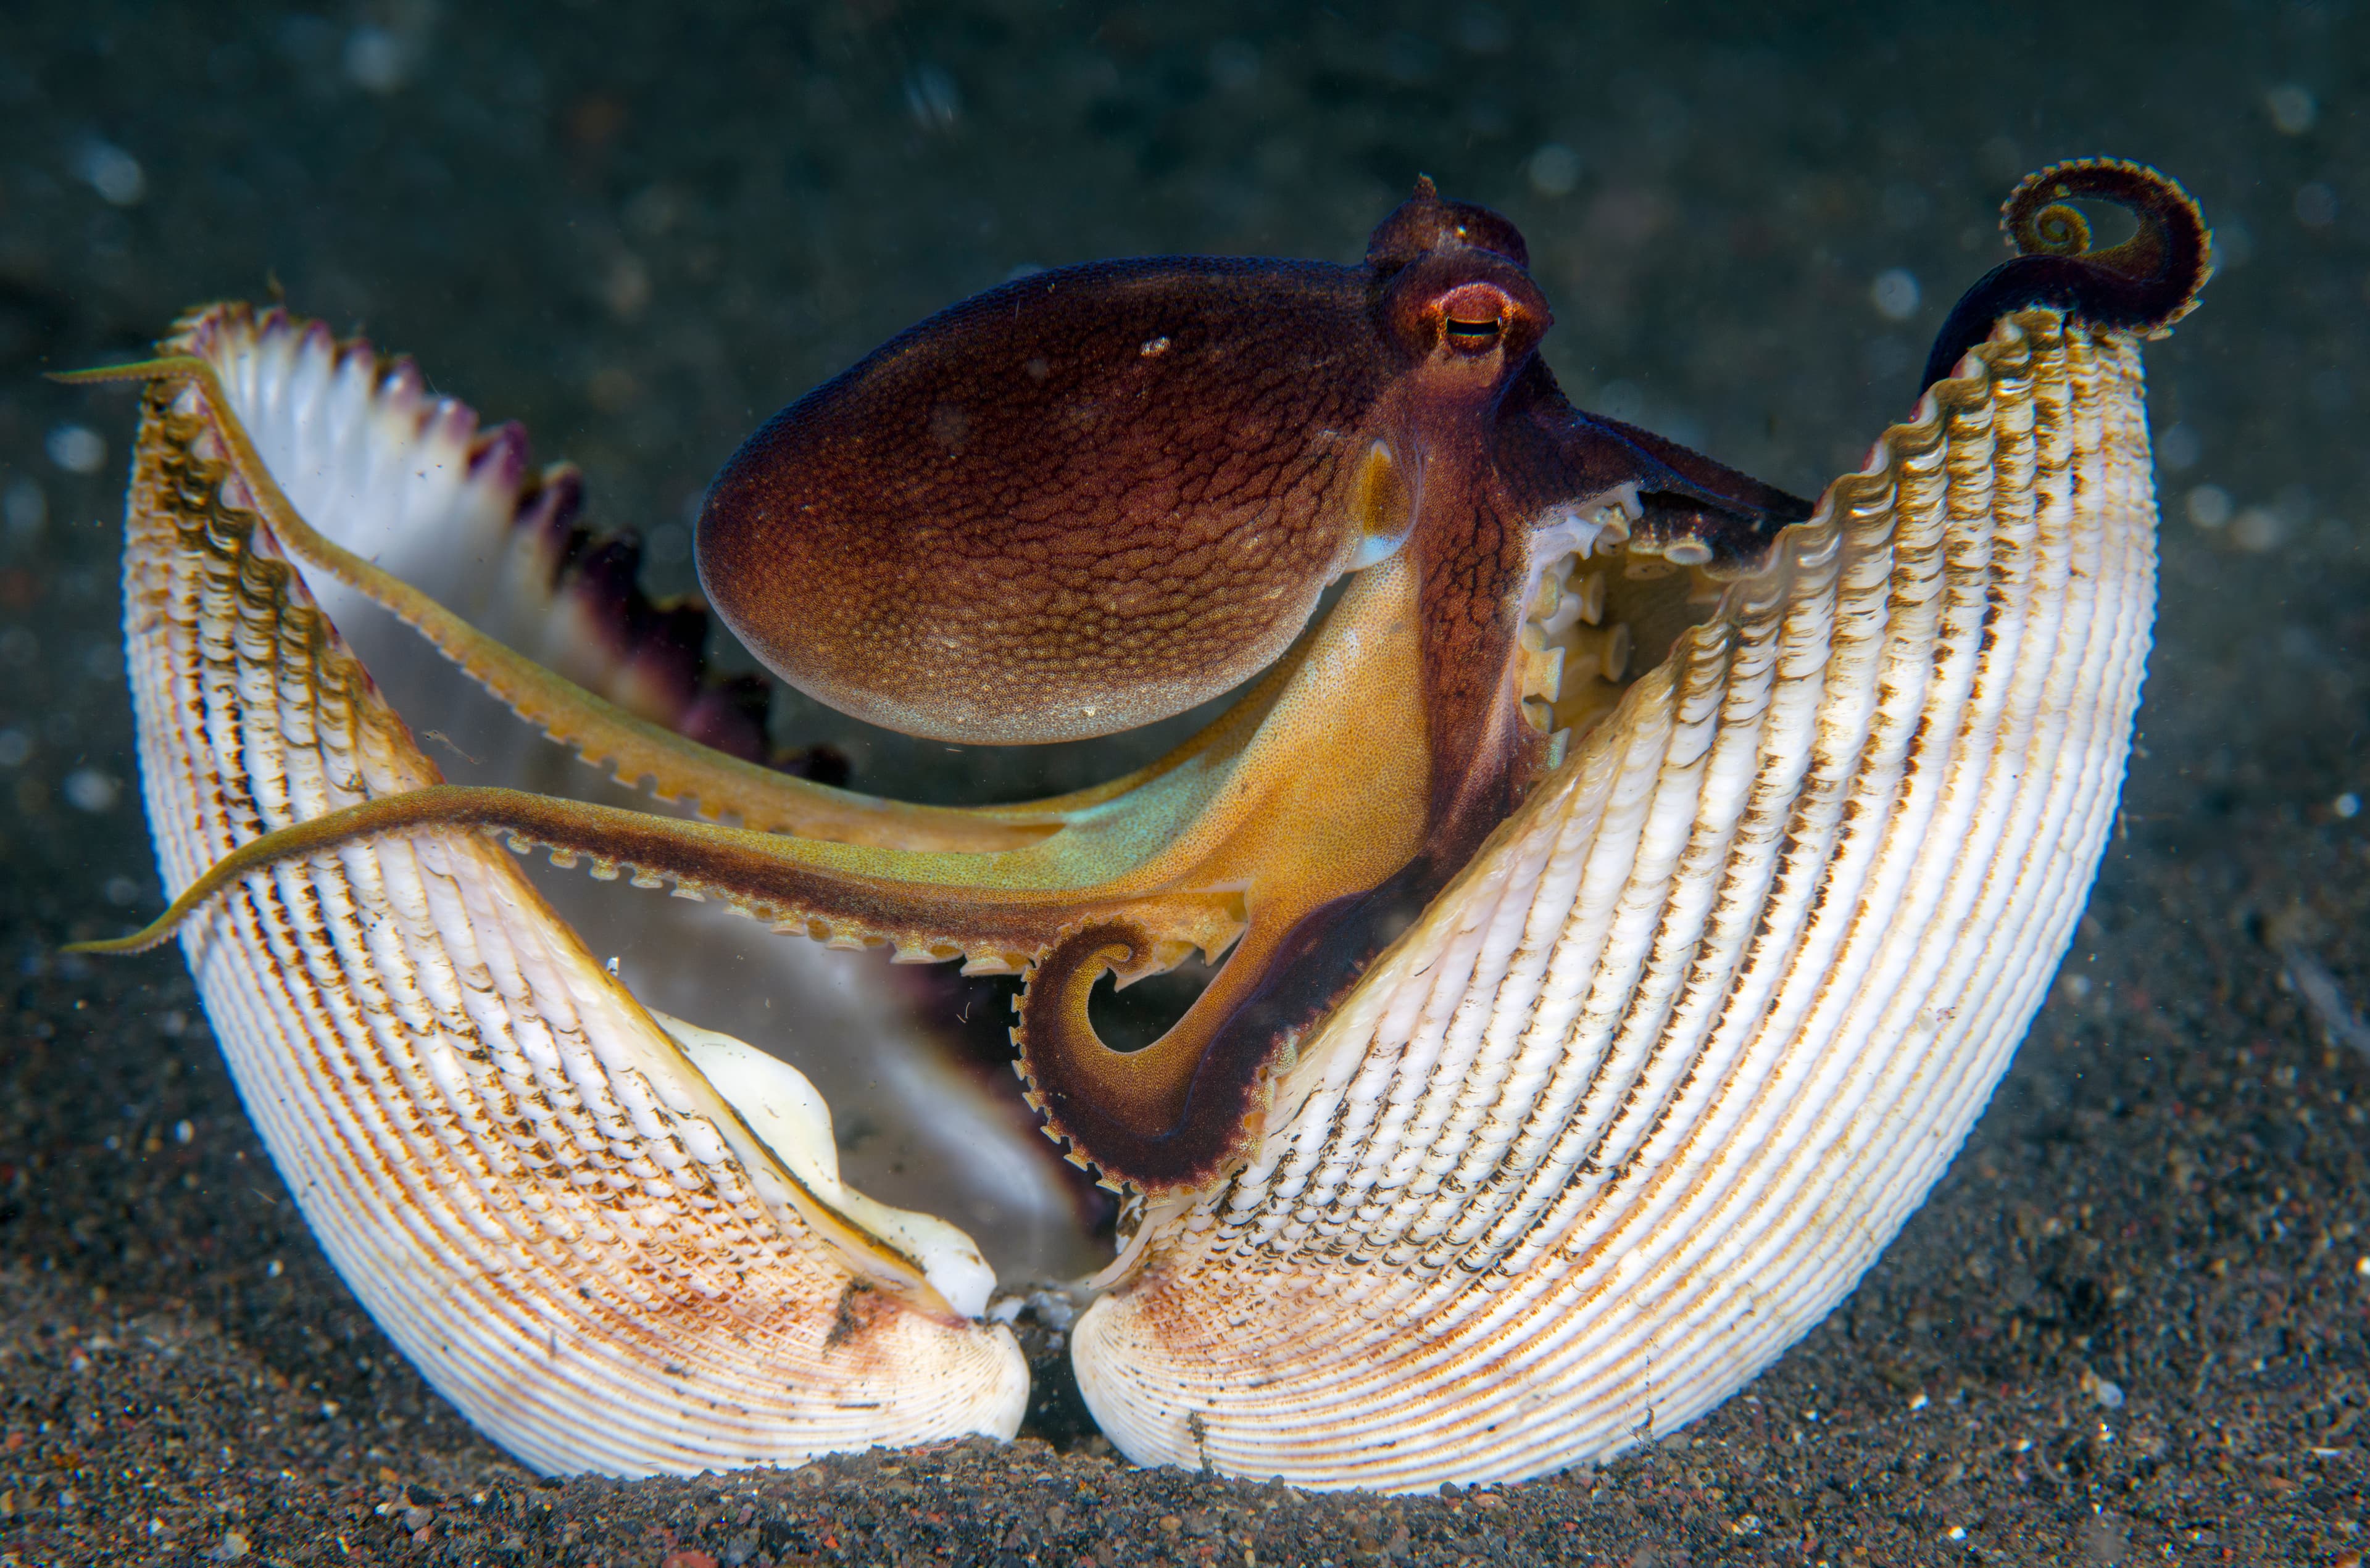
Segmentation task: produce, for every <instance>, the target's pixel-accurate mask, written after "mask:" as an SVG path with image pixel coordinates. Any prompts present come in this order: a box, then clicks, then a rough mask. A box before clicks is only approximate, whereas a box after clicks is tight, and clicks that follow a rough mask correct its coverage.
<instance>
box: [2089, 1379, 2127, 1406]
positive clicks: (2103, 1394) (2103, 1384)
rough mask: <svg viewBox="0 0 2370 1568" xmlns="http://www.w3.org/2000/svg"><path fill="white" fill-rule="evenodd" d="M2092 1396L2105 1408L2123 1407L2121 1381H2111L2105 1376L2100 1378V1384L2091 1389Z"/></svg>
mask: <svg viewBox="0 0 2370 1568" xmlns="http://www.w3.org/2000/svg"><path fill="white" fill-rule="evenodd" d="M2090 1397H2091V1398H2092V1399H2095V1400H2097V1401H2098V1402H2099V1403H2100V1407H2101V1408H2103V1409H2106V1410H2121V1409H2123V1386H2122V1385H2121V1384H2119V1383H2111V1382H2109V1381H2107V1380H2106V1379H2104V1378H2101V1379H2099V1386H2098V1387H2097V1388H2095V1389H2092V1390H2091V1391H2090Z"/></svg>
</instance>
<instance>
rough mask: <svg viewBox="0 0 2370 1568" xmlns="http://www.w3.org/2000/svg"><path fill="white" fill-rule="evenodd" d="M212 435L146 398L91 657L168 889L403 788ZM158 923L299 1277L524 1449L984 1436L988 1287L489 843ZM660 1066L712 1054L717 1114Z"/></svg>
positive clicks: (577, 1466)
mask: <svg viewBox="0 0 2370 1568" xmlns="http://www.w3.org/2000/svg"><path fill="white" fill-rule="evenodd" d="M266 390H270V389H266ZM282 390H285V389H282ZM333 411H334V408H333V407H331V408H329V409H328V410H327V411H325V409H324V407H322V406H305V407H301V408H297V409H294V410H293V411H290V412H289V418H291V419H294V420H296V421H298V422H299V423H301V422H302V421H303V420H304V419H306V418H313V419H318V418H325V417H326V415H327V412H333ZM357 439H360V438H357ZM231 444H232V443H231V431H230V429H229V415H228V413H227V412H226V411H225V410H224V409H222V408H217V407H215V406H213V405H212V404H211V403H210V401H209V397H208V394H207V393H206V391H205V390H204V388H203V384H202V383H190V382H183V383H176V384H172V385H167V386H163V387H160V388H158V389H155V390H153V391H152V392H151V394H150V395H149V402H148V406H147V408H146V413H145V418H144V424H143V429H142V435H141V440H140V443H139V448H138V452H137V457H136V460H135V468H134V472H133V476H132V494H131V501H130V506H129V522H128V537H127V543H126V549H125V556H124V586H125V607H126V608H125V624H126V652H127V659H128V663H129V665H130V668H131V670H132V691H133V700H134V710H135V715H136V719H137V723H138V731H139V750H140V759H141V769H142V775H143V780H144V789H145V793H146V805H147V813H148V819H149V822H150V824H151V827H152V830H153V832H154V834H155V841H156V847H157V853H158V857H159V860H160V862H161V863H162V866H163V871H164V877H165V881H166V883H167V886H168V887H172V888H175V889H178V888H180V887H185V886H187V885H188V884H189V883H190V881H191V880H192V879H194V878H195V877H196V876H198V875H199V874H200V873H201V872H202V871H204V870H205V868H206V867H207V866H209V865H210V864H213V862H214V861H216V860H217V859H219V858H220V857H221V856H222V855H223V854H224V853H225V852H226V851H228V850H230V849H231V848H233V847H234V846H235V845H236V844H239V843H241V842H244V841H247V840H248V839H251V838H254V837H256V836H258V835H259V834H261V833H263V832H265V831H267V830H271V829H273V828H277V827H280V826H282V825H284V824H287V823H290V822H293V821H297V820H300V819H304V818H310V817H314V816H317V815H319V814H320V813H322V812H324V811H327V810H329V809H332V808H334V807H339V806H342V805H346V804H350V803H351V802H354V801H356V800H360V799H362V798H365V797H367V796H371V795H381V794H385V793H390V792H395V791H401V790H408V789H412V788H416V787H419V786H420V785H422V784H430V783H433V782H435V781H436V779H437V774H436V772H435V770H434V769H433V768H432V767H431V765H430V764H429V763H428V761H427V760H426V759H425V758H424V757H423V756H422V755H421V753H420V750H418V749H417V747H415V746H414V744H413V742H412V739H411V736H410V734H409V732H408V730H407V729H406V728H405V727H404V725H403V723H402V721H401V720H400V719H399V718H397V716H396V715H395V714H394V712H393V711H392V710H391V709H390V708H389V707H388V706H387V705H386V704H385V701H384V700H383V699H382V698H381V697H380V695H379V693H378V691H377V688H376V687H375V685H374V683H373V682H372V681H371V680H370V678H369V677H368V676H367V675H366V674H365V673H364V672H363V670H362V668H361V666H360V665H359V664H358V663H357V662H356V661H355V660H354V659H353V658H351V655H350V653H349V651H348V649H347V647H346V646H345V644H344V642H343V641H342V639H341V638H340V637H339V634H338V632H337V630H336V628H335V627H334V626H333V625H331V624H330V623H329V621H328V618H326V617H325V616H324V615H322V614H321V613H320V612H318V610H317V609H316V606H315V604H314V601H313V600H312V598H311V596H310V594H309V593H308V592H307V591H306V589H305V586H304V584H303V582H302V581H301V580H300V579H299V578H298V577H297V576H296V574H295V573H294V572H293V570H292V569H291V567H289V566H288V565H287V564H286V562H285V561H284V560H283V559H282V558H281V556H280V553H279V552H278V550H277V549H276V548H275V546H274V544H273V543H272V540H271V538H270V532H269V529H268V528H267V527H266V526H265V525H264V524H263V523H262V522H261V521H259V517H258V515H257V512H256V509H255V505H254V503H255V498H254V497H253V496H252V494H250V493H249V492H248V491H247V487H246V485H245V484H244V482H243V481H242V480H241V479H240V477H239V476H238V475H237V474H236V473H235V472H233V470H232V468H231V466H230V465H229V464H227V462H226V461H225V458H226V453H227V452H229V450H230V448H231ZM332 444H333V445H334V443H332ZM366 444H367V443H365V445H366ZM369 455H370V454H369V453H368V452H366V451H365V452H362V454H361V456H362V457H364V458H367V457H368V456H369ZM366 470H367V464H366V463H365V464H364V465H363V471H358V475H359V477H358V482H362V483H367V482H368V481H369V474H368V472H367V471H366ZM481 487H482V486H478V485H477V481H476V479H475V478H474V477H473V476H472V475H470V474H468V473H466V472H463V473H458V474H455V475H452V476H451V482H449V483H441V484H436V485H422V486H416V487H415V488H414V489H413V490H412V491H411V492H410V494H411V496H412V499H413V503H414V505H415V509H417V510H418V512H419V515H416V516H412V517H410V518H408V520H407V521H408V522H409V523H410V524H412V525H415V526H418V527H421V528H430V527H434V526H440V525H441V518H440V514H439V513H438V512H437V508H438V507H440V506H441V507H445V508H448V509H449V508H452V507H466V506H475V505H479V504H481V503H482V502H483V500H484V498H483V497H482V496H481V495H479V494H478V493H477V491H478V489H479V488H481ZM182 940H183V944H184V947H185V950H186V952H187V955H188V957H189V961H190V967H191V969H192V971H193V972H194V973H195V975H196V978H197V982H198V987H199V990H200V992H201V996H202V997H203V999H204V1001H205V1006H206V1011H207V1013H208V1015H209V1016H210V1017H211V1018H212V1020H213V1024H214V1027H215V1032H216V1034H217V1036H218V1038H219V1039H220V1042H221V1045H222V1048H223V1052H224V1057H225V1058H226V1059H227V1060H228V1062H229V1065H230V1068H231V1071H232V1074H233V1076H234V1077H235V1078H236V1082H237V1083H238V1086H239V1091H240V1093H241V1095H242V1097H243V1098H244V1099H245V1101H246V1104H247V1108H248V1111H249V1113H250V1114H251V1115H252V1116H254V1118H255V1121H256V1124H257V1127H258V1129H259V1131H260V1133H261V1134H262V1136H263V1139H264V1141H265V1143H266V1145H267V1146H268V1147H269V1148H270V1150H271V1154H272V1158H273V1160H274V1161H275V1162H277V1164H278V1165H279V1167H280V1169H281V1171H282V1174H283V1175H284V1176H285V1178H286V1179H287V1183H288V1185H289V1188H290V1190H291V1192H292V1193H293V1195H294V1197H295V1200H296V1202H297V1204H298V1206H299V1207H300V1208H302V1210H303V1211H304V1214H305V1219H306V1220H307V1222H308V1223H309V1224H310V1225H311V1226H312V1229H313V1230H314V1233H315V1234H316V1236H317V1237H318V1238H319V1239H320V1242H321V1244H322V1246H323V1248H324V1250H325V1251H326V1252H327V1253H328V1255H329V1257H330V1260H331V1261H332V1262H333V1263H334V1264H335V1265H336V1266H337V1268H338V1270H339V1273H340V1274H341V1275H342V1276H344V1277H345V1279H346V1280H347V1282H348V1283H349V1284H350V1285H351V1287H352V1288H353V1289H354V1292H355V1294H356V1295H357V1296H358V1297H359V1298H360V1299H361V1300H362V1304H363V1306H364V1307H365V1308H367V1309H368V1310H369V1311H370V1312H371V1314H372V1315H373V1316H374V1318H375V1319H377V1321H378V1322H379V1323H380V1324H381V1326H382V1327H384V1328H385V1330H386V1332H387V1333H388V1335H389V1337H390V1338H392V1339H393V1340H394V1341H395V1343H396V1344H397V1346H398V1347H399V1348H400V1349H401V1350H402V1351H403V1353H404V1354H405V1355H406V1356H408V1357H409V1358H410V1359H411V1360H412V1362H413V1363H414V1364H415V1365H417V1366H418V1367H419V1368H420V1369H421V1371H422V1372H423V1373H425V1374H426V1376H427V1378H428V1379H429V1380H430V1381H431V1383H432V1384H434V1385H435V1387H436V1388H437V1389H438V1390H439V1391H441V1392H442V1393H443V1394H444V1395H445V1396H446V1397H447V1398H448V1399H450V1400H451V1401H452V1402H454V1404H455V1405H457V1406H458V1407H459V1408H460V1409H461V1411H462V1412H463V1413H465V1414H466V1415H467V1417H468V1418H469V1419H470V1420H471V1421H472V1422H474V1423H476V1424H477V1425H478V1426H479V1427H480V1428H481V1429H482V1430H484V1431H485V1432H486V1433H487V1435H488V1436H490V1437H492V1438H493V1439H494V1440H495V1441H496V1442H498V1443H500V1444H501V1445H502V1446H504V1447H505V1448H509V1449H511V1450H512V1452H514V1453H515V1454H517V1455H518V1456H519V1457H520V1458H521V1459H523V1460H525V1461H526V1462H527V1463H529V1464H532V1465H535V1466H536V1467H538V1468H541V1469H544V1470H546V1471H582V1470H594V1471H609V1472H613V1473H617V1474H647V1473H650V1472H653V1471H677V1472H690V1471H700V1470H705V1469H709V1468H722V1467H727V1466H732V1465H738V1464H747V1463H753V1462H794V1461H797V1460H800V1459H806V1458H808V1457H811V1456H812V1455H815V1454H818V1453H823V1452H828V1451H834V1450H844V1449H848V1448H865V1447H868V1446H869V1445H872V1444H876V1443H889V1444H898V1443H914V1442H920V1441H924V1440H927V1439H932V1438H940V1437H946V1436H952V1435H957V1434H964V1433H988V1434H992V1435H997V1436H1010V1435H1011V1434H1012V1433H1013V1432H1014V1431H1015V1430H1016V1429H1017V1427H1018V1422H1019V1419H1020V1415H1021V1413H1022V1411H1023V1409H1024V1407H1025V1405H1026V1402H1027V1393H1028V1374H1027V1367H1026V1364H1025V1362H1024V1361H1023V1359H1022V1357H1021V1356H1020V1354H1019V1351H1018V1346H1017V1345H1016V1344H1015V1343H1014V1341H1013V1340H1012V1338H1011V1336H1010V1334H1009V1333H1008V1332H1007V1331H1006V1330H1004V1329H1002V1328H1000V1327H992V1326H987V1325H983V1324H981V1323H978V1322H973V1321H970V1320H969V1319H968V1318H966V1317H965V1316H964V1315H963V1314H964V1312H966V1311H968V1312H974V1313H975V1312H976V1311H977V1310H979V1309H980V1306H981V1305H982V1304H983V1303H984V1295H985V1291H986V1288H987V1278H986V1275H985V1269H984V1265H982V1264H980V1263H979V1261H978V1259H977V1256H976V1253H973V1252H972V1251H971V1249H970V1245H969V1242H968V1240H967V1239H965V1238H963V1237H962V1236H961V1233H960V1232H957V1231H955V1230H953V1228H952V1227H950V1226H946V1225H944V1224H943V1223H942V1222H939V1221H936V1220H931V1219H927V1218H926V1217H923V1216H914V1215H903V1214H899V1213H897V1212H895V1211H890V1210H883V1209H881V1208H880V1207H879V1206H877V1205H869V1204H867V1203H865V1202H864V1201H863V1200H861V1199H860V1198H858V1197H857V1196H856V1195H853V1194H850V1193H846V1191H844V1190H842V1189H841V1188H840V1187H839V1186H838V1185H837V1179H836V1170H835V1162H834V1155H833V1153H832V1150H831V1141H830V1135H829V1127H828V1122H827V1120H825V1121H823V1123H822V1125H821V1127H820V1128H819V1129H818V1127H817V1126H816V1123H815V1116H814V1106H813V1105H812V1104H810V1103H808V1101H807V1100H806V1099H803V1098H802V1097H801V1091H800V1084H799V1083H798V1082H796V1075H795V1074H794V1073H790V1071H789V1070H788V1068H786V1067H781V1066H779V1065H778V1064H774V1065H773V1066H770V1067H769V1066H767V1065H765V1064H764V1063H763V1062H758V1063H756V1064H754V1066H753V1065H750V1064H748V1063H746V1062H745V1061H743V1060H742V1059H740V1058H737V1057H736V1056H734V1047H737V1042H731V1041H720V1042H719V1040H717V1039H715V1038H713V1037H708V1036H704V1035H702V1034H700V1033H699V1032H696V1031H691V1030H688V1029H685V1030H682V1031H680V1032H681V1033H682V1034H683V1035H684V1036H685V1038H683V1039H681V1040H679V1039H678V1038H677V1037H676V1035H674V1034H671V1033H670V1032H669V1029H668V1028H667V1027H666V1026H665V1024H663V1023H662V1020H661V1019H659V1018H658V1017H656V1016H655V1015H653V1014H652V1013H649V1012H648V1011H646V1010H645V1009H644V1008H643V1007H642V1006H640V1005H639V1003H637V1002H636V1001H635V1000H634V999H633V997H632V996H630V995H629V994H628V993H627V991H626V990H624V989H623V988H622V987H620V986H619V985H618V984H617V983H616V980H615V979H613V978H612V977H610V976H609V975H608V974H606V973H605V972H604V968H603V967H602V966H601V965H600V964H599V963H598V962H596V961H595V960H594V958H593V957H592V955H591V954H590V953H588V952H587V951H586V950H585V948H584V947H583V945H582V944H581V942H579V941H578V940H577V939H576V937H575V935H574V934H573V933H571V932H570V931H569V929H568V927H567V926H566V925H565V924H564V923H562V922H561V921H558V919H557V918H556V917H555V916H554V915H553V914H552V912H551V911H550V910H549V909H548V908H547V907H546V905H545V904H544V902H543V900H542V899H541V898H539V897H538V896H537V895H536V893H535V890H534V889H533V887H530V886H529V885H528V883H527V882H526V881H525V880H524V878H523V876H521V874H520V871H519V868H518V867H517V865H516V864H513V863H512V860H511V858H510V857H509V856H508V855H507V854H505V853H503V851H502V850H501V848H500V846H499V845H497V844H495V843H493V842H492V841H489V840H486V839H484V838H481V837H477V836H472V835H468V834H454V833H448V832H423V833H419V834H413V835H408V836H400V837H390V838H383V839H379V840H374V841H370V842H368V843H362V844H355V845H352V846H350V847H347V848H345V849H342V850H340V851H338V852H336V853H328V854H323V855H317V856H315V857H312V858H311V859H309V860H306V861H301V862H295V863H291V864H285V865H282V866H280V867H278V868H276V869H274V870H273V871H270V872H269V873H262V874H259V875H257V876H251V877H249V878H248V879H247V881H246V883H245V884H244V885H243V886H242V887H240V888H239V889H238V890H236V891H235V892H233V893H232V894H230V895H228V896H226V897H225V898H223V899H221V900H220V901H218V903H216V904H215V905H214V906H213V907H212V908H211V909H210V910H208V911H207V912H206V914H205V915H204V916H203V917H202V918H201V919H200V920H198V921H196V922H195V923H193V924H192V925H191V926H190V928H189V929H188V930H187V931H186V932H185V933H184V934H183V938H182ZM741 1048H742V1049H745V1047H741ZM753 1054H754V1053H753ZM695 1057H696V1059H697V1060H698V1061H704V1062H706V1063H708V1065H709V1066H710V1067H711V1069H714V1068H716V1067H717V1066H718V1064H719V1063H722V1064H723V1065H724V1066H725V1067H728V1068H731V1069H734V1070H735V1076H734V1082H735V1093H736V1094H737V1095H738V1096H739V1098H740V1101H741V1104H740V1107H739V1108H736V1106H735V1104H733V1103H732V1102H731V1101H728V1099H727V1098H726V1097H725V1096H724V1095H723V1094H722V1093H719V1090H718V1089H717V1088H716V1086H715V1085H714V1084H713V1083H711V1082H710V1079H709V1076H708V1075H707V1074H704V1073H703V1071H702V1070H700V1067H699V1066H698V1065H696V1062H695ZM785 1075H788V1076H787V1077H786V1076H785ZM723 1076H724V1074H722V1073H719V1081H721V1079H722V1077H723ZM883 1257H891V1258H892V1259H893V1258H898V1257H902V1258H903V1259H904V1260H906V1261H907V1262H908V1263H911V1264H913V1265H915V1267H914V1270H909V1271H908V1272H914V1271H919V1272H923V1273H926V1276H927V1278H928V1281H929V1284H930V1286H931V1287H933V1288H936V1289H937V1290H938V1301H937V1304H936V1307H935V1310H912V1309H909V1308H908V1307H907V1306H905V1305H903V1304H901V1299H900V1298H899V1297H898V1296H897V1294H896V1289H897V1286H898V1282H897V1281H896V1280H895V1279H892V1278H889V1277H887V1276H884V1274H883V1271H882V1269H881V1267H880V1260H881V1259H882V1258H883ZM895 1273H896V1270H895V1269H894V1268H892V1269H890V1270H888V1274H891V1275H893V1274H895ZM908 1283H910V1282H908Z"/></svg>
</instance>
